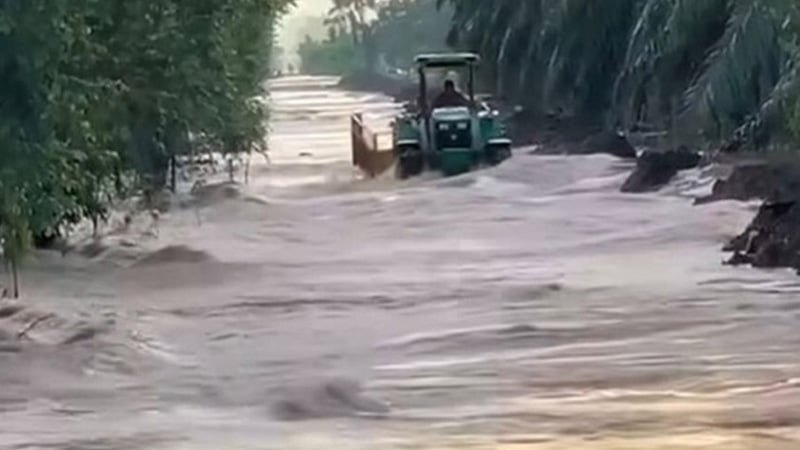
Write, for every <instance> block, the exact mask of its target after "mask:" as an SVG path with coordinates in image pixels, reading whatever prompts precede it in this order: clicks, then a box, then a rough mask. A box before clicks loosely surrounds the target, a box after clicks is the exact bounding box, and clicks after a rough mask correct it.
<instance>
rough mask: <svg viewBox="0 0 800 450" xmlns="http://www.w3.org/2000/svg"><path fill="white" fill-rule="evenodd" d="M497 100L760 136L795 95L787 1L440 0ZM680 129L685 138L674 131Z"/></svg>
mask: <svg viewBox="0 0 800 450" xmlns="http://www.w3.org/2000/svg"><path fill="white" fill-rule="evenodd" d="M445 3H449V4H450V5H451V6H452V8H453V11H454V13H453V18H452V23H451V30H450V34H449V43H450V44H451V45H452V46H455V47H457V48H461V49H468V50H472V51H477V52H480V53H481V54H482V55H483V56H484V59H485V60H488V61H489V64H487V67H486V68H485V72H484V73H483V75H484V77H486V78H488V79H489V80H490V81H491V82H492V84H493V85H494V88H495V90H497V91H498V92H500V93H501V94H507V95H513V96H515V97H516V98H518V99H521V100H523V102H524V103H526V104H527V106H529V107H533V108H536V109H539V110H547V109H549V108H559V109H562V110H565V111H567V112H572V113H573V114H575V115H583V116H590V117H593V118H597V119H598V120H599V119H602V120H605V121H606V124H607V125H616V126H623V127H632V126H634V125H635V124H636V123H637V122H641V121H648V122H653V123H657V124H660V125H661V126H665V127H673V128H675V126H676V125H678V124H682V125H686V124H691V127H689V128H691V129H693V130H695V131H700V130H703V131H705V132H710V133H711V135H714V136H718V137H725V136H729V135H731V134H737V133H738V134H742V133H744V134H747V133H749V131H747V132H745V131H743V130H750V131H754V130H767V129H771V127H769V126H767V125H770V124H774V123H777V122H779V121H776V120H775V119H776V118H777V119H782V117H783V114H782V105H784V104H785V101H784V100H785V99H786V98H789V97H791V96H792V95H796V93H797V92H798V90H800V89H798V86H797V85H798V81H797V76H796V68H795V64H794V61H796V58H793V57H792V52H791V49H792V48H796V42H797V38H798V35H800V33H799V32H798V31H799V30H798V21H797V19H798V18H797V15H798V13H797V11H796V10H795V9H796V8H795V3H794V1H793V0H702V1H698V0H603V1H602V2H600V1H596V0H526V1H524V2H519V1H517V0H494V1H491V2H489V1H484V0H439V4H440V5H443V4H445ZM681 128H685V127H681Z"/></svg>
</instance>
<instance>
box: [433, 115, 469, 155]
mask: <svg viewBox="0 0 800 450" xmlns="http://www.w3.org/2000/svg"><path fill="white" fill-rule="evenodd" d="M435 135H436V145H437V147H439V148H470V147H472V127H471V125H470V122H469V121H468V120H464V121H457V122H439V123H437V124H436V133H435Z"/></svg>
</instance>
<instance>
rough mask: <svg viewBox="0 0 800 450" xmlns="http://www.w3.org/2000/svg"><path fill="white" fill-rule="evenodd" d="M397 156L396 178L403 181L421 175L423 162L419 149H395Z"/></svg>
mask: <svg viewBox="0 0 800 450" xmlns="http://www.w3.org/2000/svg"><path fill="white" fill-rule="evenodd" d="M397 154H398V157H397V178H400V179H401V180H405V179H406V178H409V177H413V176H417V175H419V174H420V173H422V170H423V169H424V166H425V162H424V159H423V157H422V152H421V151H420V149H419V148H417V147H400V148H398V149H397Z"/></svg>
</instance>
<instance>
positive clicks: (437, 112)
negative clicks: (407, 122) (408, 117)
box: [431, 106, 472, 122]
mask: <svg viewBox="0 0 800 450" xmlns="http://www.w3.org/2000/svg"><path fill="white" fill-rule="evenodd" d="M471 117H472V116H471V115H470V111H469V108H466V107H463V106H457V107H451V108H436V109H434V110H433V111H432V112H431V119H433V120H434V121H435V122H440V121H445V122H450V121H454V120H469V119H470V118H471Z"/></svg>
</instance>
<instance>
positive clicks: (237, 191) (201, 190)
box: [191, 182, 242, 206]
mask: <svg viewBox="0 0 800 450" xmlns="http://www.w3.org/2000/svg"><path fill="white" fill-rule="evenodd" d="M240 198H242V191H241V188H240V186H239V185H238V184H237V183H232V182H223V183H213V184H205V185H200V186H196V187H195V188H193V189H192V200H191V203H192V204H193V206H211V205H215V204H218V203H222V202H225V201H229V200H236V199H240Z"/></svg>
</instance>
